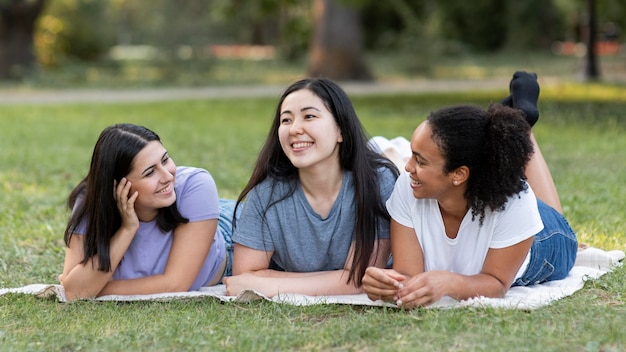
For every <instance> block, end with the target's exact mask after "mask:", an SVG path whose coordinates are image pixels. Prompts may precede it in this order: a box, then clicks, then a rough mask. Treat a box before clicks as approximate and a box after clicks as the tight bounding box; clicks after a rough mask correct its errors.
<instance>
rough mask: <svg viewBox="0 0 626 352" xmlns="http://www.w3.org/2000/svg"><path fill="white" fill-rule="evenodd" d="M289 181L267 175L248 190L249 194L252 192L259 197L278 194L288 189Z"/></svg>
mask: <svg viewBox="0 0 626 352" xmlns="http://www.w3.org/2000/svg"><path fill="white" fill-rule="evenodd" d="M294 182H295V181H294ZM290 184H291V183H290V182H289V181H287V180H278V179H275V178H273V177H267V178H266V179H264V180H263V181H261V182H260V183H259V184H257V185H256V186H254V187H253V188H252V190H250V194H254V195H256V196H258V197H261V198H267V197H269V196H273V197H274V198H275V197H276V196H280V195H282V194H285V192H287V191H288V190H289V189H290Z"/></svg>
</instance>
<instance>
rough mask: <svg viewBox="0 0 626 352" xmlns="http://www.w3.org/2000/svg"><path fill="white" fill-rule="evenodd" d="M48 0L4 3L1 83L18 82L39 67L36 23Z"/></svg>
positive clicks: (0, 29)
mask: <svg viewBox="0 0 626 352" xmlns="http://www.w3.org/2000/svg"><path fill="white" fill-rule="evenodd" d="M45 3H46V0H34V1H29V0H10V1H2V2H0V80H3V79H18V78H21V77H23V76H24V75H26V74H27V73H28V72H30V70H32V68H33V67H34V65H35V62H36V59H35V53H34V45H33V40H34V39H33V35H34V32H35V21H36V20H37V18H38V17H39V15H40V14H41V12H42V10H43V7H44V4H45Z"/></svg>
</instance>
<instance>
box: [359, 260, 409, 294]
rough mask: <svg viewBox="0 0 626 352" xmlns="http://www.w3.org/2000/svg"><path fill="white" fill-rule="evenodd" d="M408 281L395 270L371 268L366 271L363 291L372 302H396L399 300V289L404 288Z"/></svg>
mask: <svg viewBox="0 0 626 352" xmlns="http://www.w3.org/2000/svg"><path fill="white" fill-rule="evenodd" d="M406 279H407V278H406V276H404V275H402V274H400V273H398V272H396V271H395V270H392V269H380V268H376V267H373V266H371V267H369V268H367V269H366V270H365V275H364V276H363V290H364V291H365V293H367V297H369V299H371V300H372V301H375V300H379V299H380V300H383V301H386V302H395V301H397V300H398V289H400V288H402V287H403V285H404V284H403V283H404V281H405V280H406Z"/></svg>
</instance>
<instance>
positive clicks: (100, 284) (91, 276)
mask: <svg viewBox="0 0 626 352" xmlns="http://www.w3.org/2000/svg"><path fill="white" fill-rule="evenodd" d="M134 235H135V231H133V230H125V229H120V230H118V232H117V233H116V234H115V235H114V236H113V238H112V239H111V247H110V261H111V270H109V271H100V270H98V267H99V262H98V257H97V255H95V256H93V257H91V258H90V259H89V260H88V261H87V263H85V264H80V263H79V264H76V265H75V266H74V267H71V268H70V269H69V270H68V271H67V272H64V273H63V275H62V280H61V285H63V287H64V289H65V295H66V297H67V299H68V300H74V299H80V298H93V297H96V296H97V295H98V293H99V292H100V291H101V290H102V289H103V288H104V286H105V285H106V284H107V283H108V282H109V281H111V277H112V276H113V273H114V272H115V270H116V269H117V266H118V264H119V262H120V261H121V260H122V258H123V257H124V254H125V253H126V250H127V249H128V246H129V245H130V243H131V241H132V239H133V237H134Z"/></svg>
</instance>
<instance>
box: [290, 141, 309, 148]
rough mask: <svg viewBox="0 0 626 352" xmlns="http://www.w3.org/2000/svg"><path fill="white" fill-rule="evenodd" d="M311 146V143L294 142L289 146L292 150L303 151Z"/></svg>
mask: <svg viewBox="0 0 626 352" xmlns="http://www.w3.org/2000/svg"><path fill="white" fill-rule="evenodd" d="M312 145H313V142H296V143H293V144H292V145H291V148H293V149H304V148H308V147H310V146H312Z"/></svg>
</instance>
